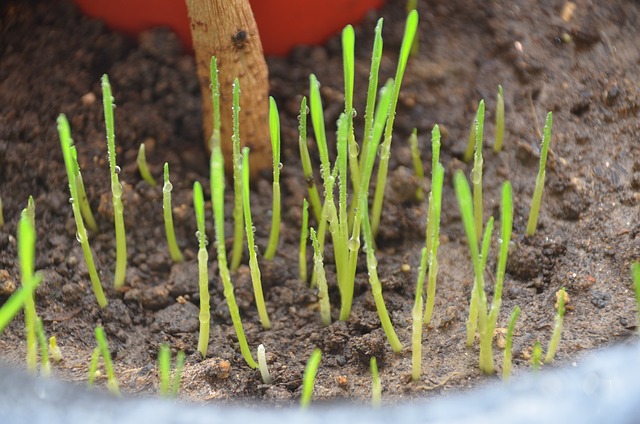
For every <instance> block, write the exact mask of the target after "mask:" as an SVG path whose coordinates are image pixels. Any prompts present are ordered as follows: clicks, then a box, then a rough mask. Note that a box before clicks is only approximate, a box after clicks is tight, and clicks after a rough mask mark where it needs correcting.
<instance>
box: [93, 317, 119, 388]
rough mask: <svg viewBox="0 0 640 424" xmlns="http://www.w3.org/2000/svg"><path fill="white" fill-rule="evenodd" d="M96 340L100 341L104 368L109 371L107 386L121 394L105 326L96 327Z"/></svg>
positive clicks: (99, 345) (99, 346)
mask: <svg viewBox="0 0 640 424" xmlns="http://www.w3.org/2000/svg"><path fill="white" fill-rule="evenodd" d="M96 341H97V342H98V348H100V354H101V355H102V360H103V361H104V369H105V371H106V372H107V388H108V389H109V391H110V392H111V393H113V394H114V395H116V396H121V394H120V388H119V387H118V380H116V375H115V373H114V372H113V362H112V361H111V352H110V351H109V345H108V344H107V336H106V335H105V333H104V328H102V326H100V325H99V326H97V327H96Z"/></svg>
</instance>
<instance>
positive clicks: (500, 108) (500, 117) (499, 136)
mask: <svg viewBox="0 0 640 424" xmlns="http://www.w3.org/2000/svg"><path fill="white" fill-rule="evenodd" d="M503 140H504V95H503V94H502V86H501V85H498V102H497V104H496V142H495V143H494V144H493V151H494V152H499V151H501V150H502V141H503Z"/></svg>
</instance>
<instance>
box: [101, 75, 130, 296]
mask: <svg viewBox="0 0 640 424" xmlns="http://www.w3.org/2000/svg"><path fill="white" fill-rule="evenodd" d="M102 101H103V104H104V122H105V126H106V132H107V147H108V152H109V171H110V172H111V200H112V202H113V219H114V222H115V231H116V269H115V273H114V276H113V286H114V287H115V288H116V289H117V288H120V287H122V286H123V285H124V280H125V278H126V273H127V238H126V235H125V230H124V215H123V212H124V206H123V205H122V185H121V184H120V180H119V179H118V173H120V167H119V166H118V165H116V144H115V131H114V125H113V96H112V95H111V85H110V84H109V77H108V76H107V75H106V74H105V75H103V76H102Z"/></svg>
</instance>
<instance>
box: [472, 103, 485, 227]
mask: <svg viewBox="0 0 640 424" xmlns="http://www.w3.org/2000/svg"><path fill="white" fill-rule="evenodd" d="M483 130H484V100H480V104H479V105H478V113H477V114H476V146H475V150H474V153H473V169H472V170H471V182H472V183H473V217H474V221H475V226H476V235H477V236H478V238H480V236H481V235H482V228H483V225H484V224H483V219H482V165H483V159H482V135H483V132H484V131H483Z"/></svg>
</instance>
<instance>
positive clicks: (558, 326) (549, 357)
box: [544, 287, 566, 364]
mask: <svg viewBox="0 0 640 424" xmlns="http://www.w3.org/2000/svg"><path fill="white" fill-rule="evenodd" d="M565 296H566V291H565V289H564V287H563V288H561V289H560V290H558V292H557V293H556V298H557V300H558V301H557V303H556V306H557V308H558V313H557V314H556V319H555V324H554V326H553V334H552V335H551V340H549V346H547V354H546V355H545V357H544V363H545V364H550V363H551V362H553V358H554V357H555V356H556V352H557V351H558V345H559V344H560V337H561V336H562V323H563V321H564V311H565V307H564V302H565Z"/></svg>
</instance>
